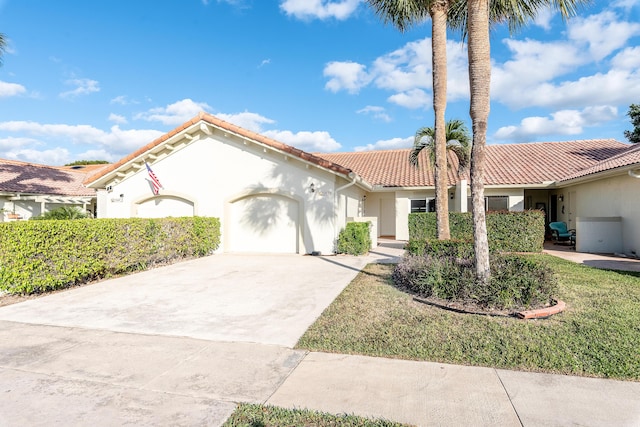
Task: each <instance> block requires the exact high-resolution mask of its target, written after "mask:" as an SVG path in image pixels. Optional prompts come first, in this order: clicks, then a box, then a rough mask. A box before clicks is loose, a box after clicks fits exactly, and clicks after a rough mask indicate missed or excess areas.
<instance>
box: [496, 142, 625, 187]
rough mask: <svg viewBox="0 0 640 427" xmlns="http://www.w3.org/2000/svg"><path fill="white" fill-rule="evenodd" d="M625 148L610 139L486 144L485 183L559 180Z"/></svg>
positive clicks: (524, 182) (523, 182) (534, 182)
mask: <svg viewBox="0 0 640 427" xmlns="http://www.w3.org/2000/svg"><path fill="white" fill-rule="evenodd" d="M628 147H629V145H627V144H623V143H621V142H619V141H616V140H613V139H592V140H579V141H565V142H536V143H527V144H504V145H488V146H487V169H486V183H487V184H537V183H541V182H545V181H559V180H561V179H562V178H563V177H565V176H567V175H569V174H572V173H575V172H578V171H581V170H584V169H586V168H589V167H591V166H593V165H594V164H596V163H598V162H601V161H603V160H605V159H607V158H609V157H611V156H615V155H616V154H619V153H621V152H623V151H625V150H626V149H627V148H628Z"/></svg>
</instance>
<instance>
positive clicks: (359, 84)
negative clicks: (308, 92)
mask: <svg viewBox="0 0 640 427" xmlns="http://www.w3.org/2000/svg"><path fill="white" fill-rule="evenodd" d="M323 75H324V76H325V77H329V81H328V82H327V83H326V84H325V86H324V87H325V89H329V90H330V91H331V92H339V91H341V90H346V91H347V92H349V93H352V94H355V93H358V92H359V91H360V89H361V88H363V87H364V86H366V85H367V84H369V82H370V81H371V78H370V77H369V75H368V74H367V71H366V67H365V66H364V65H362V64H358V63H357V62H338V61H334V62H329V63H328V64H327V65H326V66H325V67H324V71H323Z"/></svg>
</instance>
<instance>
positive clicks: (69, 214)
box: [31, 206, 88, 220]
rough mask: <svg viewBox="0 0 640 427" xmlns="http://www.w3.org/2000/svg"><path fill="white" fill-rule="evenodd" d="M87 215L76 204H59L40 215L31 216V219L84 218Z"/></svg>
mask: <svg viewBox="0 0 640 427" xmlns="http://www.w3.org/2000/svg"><path fill="white" fill-rule="evenodd" d="M87 217H88V215H87V213H86V212H85V211H83V210H82V209H81V208H79V207H78V206H60V207H59V208H57V209H54V210H52V211H49V212H45V213H44V214H42V215H40V216H34V217H31V219H32V220H44V219H56V220H61V219H84V218H87Z"/></svg>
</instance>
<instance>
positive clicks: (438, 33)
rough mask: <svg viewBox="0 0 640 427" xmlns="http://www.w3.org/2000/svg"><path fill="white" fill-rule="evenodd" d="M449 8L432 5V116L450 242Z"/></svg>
mask: <svg viewBox="0 0 640 427" xmlns="http://www.w3.org/2000/svg"><path fill="white" fill-rule="evenodd" d="M447 8H448V0H434V1H432V2H431V5H430V10H429V14H430V15H431V52H432V64H433V72H432V76H433V112H434V115H435V126H434V142H435V144H434V145H435V174H434V178H435V186H436V228H437V236H438V239H439V240H448V239H449V238H450V237H451V234H450V231H449V197H448V195H447V193H448V188H449V186H448V184H449V182H448V177H447V175H448V174H447V138H446V128H445V110H446V108H447Z"/></svg>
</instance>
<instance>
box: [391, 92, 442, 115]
mask: <svg viewBox="0 0 640 427" xmlns="http://www.w3.org/2000/svg"><path fill="white" fill-rule="evenodd" d="M388 100H389V102H392V103H394V104H397V105H400V106H401V107H405V108H410V109H412V110H415V109H417V108H429V106H431V104H432V98H431V95H429V94H428V93H426V92H425V91H424V90H422V89H412V90H409V91H406V92H401V93H396V94H395V95H391V96H390V97H389V98H388Z"/></svg>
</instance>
